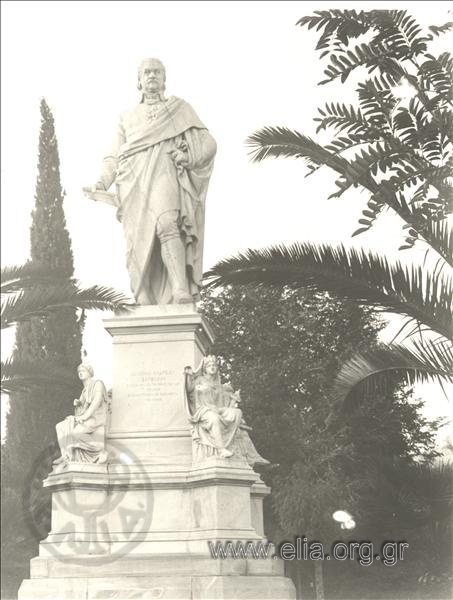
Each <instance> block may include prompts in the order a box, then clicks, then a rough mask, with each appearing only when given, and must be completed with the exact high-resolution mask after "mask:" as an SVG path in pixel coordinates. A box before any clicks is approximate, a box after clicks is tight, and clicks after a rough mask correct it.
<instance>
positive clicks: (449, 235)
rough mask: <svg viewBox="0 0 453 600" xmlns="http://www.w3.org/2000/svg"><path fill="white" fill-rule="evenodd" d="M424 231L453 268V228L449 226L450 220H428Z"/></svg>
mask: <svg viewBox="0 0 453 600" xmlns="http://www.w3.org/2000/svg"><path fill="white" fill-rule="evenodd" d="M422 233H423V236H424V237H425V238H426V239H427V240H428V241H429V243H430V245H431V246H432V247H433V248H434V249H435V250H436V251H437V252H438V253H439V254H440V255H441V256H442V258H443V259H444V260H445V262H446V263H447V264H449V265H450V267H452V268H453V229H452V228H451V227H449V225H448V221H447V220H446V219H443V220H441V221H433V220H428V221H427V223H426V227H425V229H424V230H423V232H422Z"/></svg>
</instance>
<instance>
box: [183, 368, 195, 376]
mask: <svg viewBox="0 0 453 600" xmlns="http://www.w3.org/2000/svg"><path fill="white" fill-rule="evenodd" d="M184 375H193V371H192V367H184Z"/></svg>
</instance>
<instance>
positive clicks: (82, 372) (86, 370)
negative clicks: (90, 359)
mask: <svg viewBox="0 0 453 600" xmlns="http://www.w3.org/2000/svg"><path fill="white" fill-rule="evenodd" d="M77 374H78V376H79V379H87V378H88V377H93V375H94V369H93V367H92V366H91V365H88V364H87V363H82V364H80V365H79V366H78V367H77Z"/></svg>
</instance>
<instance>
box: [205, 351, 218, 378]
mask: <svg viewBox="0 0 453 600" xmlns="http://www.w3.org/2000/svg"><path fill="white" fill-rule="evenodd" d="M218 371H219V362H218V360H217V357H216V356H214V355H213V354H209V355H208V356H205V357H204V359H203V373H206V374H207V375H215V374H216V373H217V372H218Z"/></svg>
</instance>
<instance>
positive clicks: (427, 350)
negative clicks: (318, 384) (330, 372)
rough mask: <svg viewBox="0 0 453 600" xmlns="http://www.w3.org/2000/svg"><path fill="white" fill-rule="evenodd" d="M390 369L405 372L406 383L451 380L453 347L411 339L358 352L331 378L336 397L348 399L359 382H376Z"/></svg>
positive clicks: (374, 384)
mask: <svg viewBox="0 0 453 600" xmlns="http://www.w3.org/2000/svg"><path fill="white" fill-rule="evenodd" d="M390 371H393V372H397V373H398V374H400V375H402V376H404V377H405V378H406V380H407V382H408V383H409V384H411V385H412V384H414V383H424V382H427V381H435V382H438V383H440V384H443V383H446V382H453V350H452V345H451V343H449V342H447V341H444V342H443V343H440V344H434V343H433V342H430V340H426V341H425V342H423V343H417V342H413V343H412V347H410V346H406V345H400V344H392V345H385V344H381V345H380V346H379V347H377V348H375V349H372V350H368V351H366V352H361V353H358V354H356V355H355V356H353V357H352V358H351V359H350V360H348V361H347V362H346V363H345V364H343V366H342V367H341V369H340V372H339V373H338V375H337V377H336V378H335V380H334V383H333V387H332V393H333V395H334V397H335V399H337V400H339V401H342V402H344V401H347V400H348V398H351V397H352V396H353V394H354V391H355V390H356V389H357V387H358V386H363V385H366V387H367V389H368V390H370V389H374V388H376V387H378V386H379V383H380V381H381V380H382V378H383V379H384V380H385V379H386V378H387V376H388V373H389V372H390Z"/></svg>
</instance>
